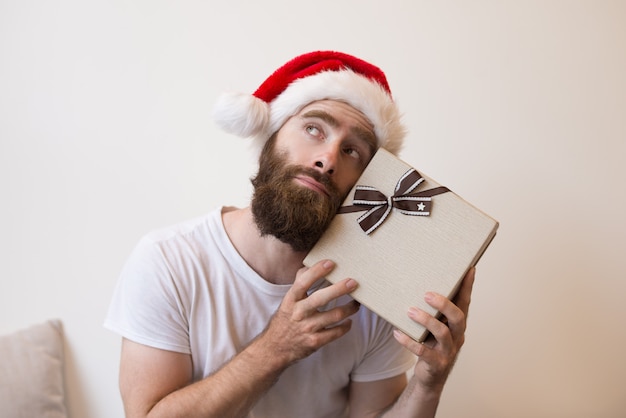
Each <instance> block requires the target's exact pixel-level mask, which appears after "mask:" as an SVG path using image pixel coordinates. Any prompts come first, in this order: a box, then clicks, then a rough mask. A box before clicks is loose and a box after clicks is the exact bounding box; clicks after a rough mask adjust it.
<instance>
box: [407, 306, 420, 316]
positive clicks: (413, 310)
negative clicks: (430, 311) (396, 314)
mask: <svg viewBox="0 0 626 418" xmlns="http://www.w3.org/2000/svg"><path fill="white" fill-rule="evenodd" d="M417 315H419V311H418V310H417V308H413V307H411V308H409V316H410V317H411V318H416V317H417Z"/></svg>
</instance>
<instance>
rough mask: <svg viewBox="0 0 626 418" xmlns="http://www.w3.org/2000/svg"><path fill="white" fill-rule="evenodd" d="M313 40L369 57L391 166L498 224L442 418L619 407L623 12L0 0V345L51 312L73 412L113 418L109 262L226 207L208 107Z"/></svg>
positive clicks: (236, 186) (581, 6)
mask: <svg viewBox="0 0 626 418" xmlns="http://www.w3.org/2000/svg"><path fill="white" fill-rule="evenodd" d="M383 3H384V4H385V5H386V6H385V7H383V6H382V4H383ZM313 5H314V6H313ZM390 6H393V7H390ZM312 49H339V50H344V51H346V52H350V53H354V54H356V55H359V56H362V57H363V58H366V59H368V60H371V61H373V62H375V63H377V64H379V65H380V66H381V67H383V69H385V70H386V72H387V75H388V78H389V82H390V83H391V85H392V89H393V90H394V92H395V96H396V99H397V101H398V102H399V103H400V106H401V107H402V109H403V110H404V112H405V115H406V122H407V124H408V125H409V126H410V128H411V135H410V144H408V145H407V147H406V150H405V152H404V153H403V154H402V157H403V158H404V159H405V160H406V161H408V162H410V163H411V164H413V165H415V166H416V167H418V168H419V169H421V170H423V172H424V173H427V174H428V175H430V176H431V177H433V178H436V179H437V180H438V181H440V182H442V183H443V184H446V185H447V186H449V187H450V188H452V189H453V190H454V191H456V192H457V193H459V194H460V195H462V196H463V197H465V198H466V199H468V200H470V201H471V202H473V203H475V204H476V205H478V206H479V207H481V208H482V209H483V210H485V211H486V212H488V213H489V214H491V215H492V216H494V217H495V218H497V219H498V220H499V221H500V222H501V228H500V231H499V234H498V236H497V238H496V239H495V241H494V242H493V245H492V247H491V248H490V249H489V251H488V252H487V254H486V255H485V256H484V258H483V259H482V260H481V263H480V264H479V269H478V282H477V283H476V287H475V293H474V299H473V305H472V311H471V317H470V318H471V322H470V328H469V331H468V335H467V337H468V338H467V344H466V346H465V348H464V350H463V353H462V356H461V358H460V360H459V362H458V363H457V366H456V368H455V370H454V373H453V375H452V377H451V378H450V382H449V385H448V387H447V390H446V392H445V396H444V399H443V401H442V405H441V408H440V415H439V416H440V417H477V418H490V417H494V418H501V417H507V418H509V417H512V418H517V417H519V418H527V417H546V418H548V417H549V418H554V417H563V418H566V417H567V418H587V417H590V416H594V417H600V418H608V417H618V416H623V411H624V409H626V401H624V396H623V395H624V383H623V376H624V375H625V374H626V362H625V361H624V359H623V351H624V347H625V346H626V327H624V325H623V323H622V322H623V321H624V319H625V318H626V304H624V303H623V299H624V295H625V294H626V280H625V279H626V267H624V256H625V251H624V247H625V241H626V222H625V221H624V218H623V216H622V215H623V212H624V207H626V187H625V186H624V181H626V170H625V169H624V157H625V156H626V78H625V76H624V74H626V3H625V2H623V1H608V0H601V1H600V0H587V1H581V0H572V1H565V0H563V1H553V0H547V1H538V0H534V1H485V0H480V1H388V2H370V1H357V0H347V1H330V0H322V1H318V2H315V3H311V2H305V3H303V5H302V6H298V5H297V4H295V3H294V2H288V1H278V0H269V1H265V2H254V1H248V2H244V1H230V2H199V1H196V2H168V1H107V2H104V1H95V2H84V1H78V0H74V1H72V0H59V1H55V2H49V1H43V0H42V1H2V2H0V62H1V64H0V141H1V142H0V199H1V201H2V204H1V205H0V231H1V233H0V260H1V264H0V265H1V266H2V274H3V278H2V279H1V281H0V332H8V331H11V330H14V329H17V328H20V327H23V326H26V325H29V324H32V323H36V322H40V321H42V320H44V319H46V318H49V317H58V318H61V319H62V320H63V321H64V323H65V328H66V332H67V346H68V347H67V348H68V357H69V365H68V368H67V375H68V381H69V386H70V408H71V411H72V412H73V416H74V417H84V418H110V417H115V416H122V409H121V403H120V400H119V397H118V390H117V382H116V380H117V362H118V357H119V339H118V338H117V337H116V336H115V335H112V334H111V333H109V332H107V331H105V330H104V329H103V328H102V327H101V323H102V319H103V317H104V313H105V310H106V307H107V305H108V302H109V298H110V295H111V292H112V288H113V285H114V283H115V280H116V277H117V274H118V272H119V270H120V268H121V265H122V263H123V262H124V259H125V258H126V256H127V255H128V253H129V251H130V249H131V248H132V246H133V245H134V243H135V242H136V241H137V239H138V238H139V237H140V236H141V235H142V234H144V233H145V232H147V231H148V230H150V229H153V228H156V227H160V226H164V225H168V224H170V223H173V222H177V221H179V220H183V219H186V218H189V217H193V216H196V215H199V214H202V213H204V212H206V211H208V210H210V209H211V208H213V207H215V206H217V205H219V204H223V203H228V204H236V205H243V204H245V202H246V200H247V197H248V194H249V185H248V181H247V178H248V177H249V175H250V174H251V172H252V170H253V165H252V164H251V160H250V158H249V154H248V153H247V148H246V144H245V142H244V141H243V140H240V139H237V138H234V137H229V136H227V135H225V134H223V133H221V132H220V131H219V130H218V129H217V128H216V127H215V126H214V125H213V123H212V122H211V120H210V117H209V115H210V111H211V106H212V104H213V102H214V100H215V98H216V97H217V95H218V94H219V93H220V92H221V91H223V90H226V89H239V90H242V91H251V90H253V89H254V88H255V87H256V86H257V85H258V84H259V83H260V82H261V81H262V80H263V79H264V78H265V76H267V75H269V73H270V72H271V71H272V70H273V69H275V68H276V67H277V66H278V65H279V64H281V63H283V62H284V61H285V60H286V59H288V58H291V57H292V56H294V55H296V54H298V53H301V52H305V51H308V50H312Z"/></svg>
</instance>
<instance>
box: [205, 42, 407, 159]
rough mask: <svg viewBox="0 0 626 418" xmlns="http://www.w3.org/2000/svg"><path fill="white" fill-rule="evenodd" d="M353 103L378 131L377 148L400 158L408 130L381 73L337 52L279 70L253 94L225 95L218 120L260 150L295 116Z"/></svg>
mask: <svg viewBox="0 0 626 418" xmlns="http://www.w3.org/2000/svg"><path fill="white" fill-rule="evenodd" d="M325 99H331V100H338V101H342V102H345V103H348V104H349V105H351V106H352V107H354V108H355V109H357V110H359V111H360V112H361V113H363V114H364V115H365V117H367V119H368V120H369V121H370V122H371V123H372V124H373V126H374V133H375V134H376V138H377V140H378V145H379V146H380V147H383V148H385V149H386V150H387V151H389V152H391V153H393V154H398V152H399V151H400V149H401V148H402V142H403V139H404V136H405V132H406V131H405V128H404V126H403V125H402V123H401V121H400V119H401V115H400V112H399V110H398V107H397V106H396V104H395V103H394V101H393V99H392V96H391V90H390V88H389V84H388V83H387V79H386V77H385V74H384V73H383V72H382V70H381V69H380V68H378V67H376V66H374V65H372V64H370V63H368V62H365V61H363V60H361V59H359V58H356V57H353V56H351V55H348V54H344V53H341V52H335V51H315V52H310V53H307V54H304V55H300V56H298V57H296V58H294V59H292V60H291V61H289V62H287V63H286V64H285V65H283V66H282V67H280V68H279V69H278V70H276V71H275V72H274V73H273V74H272V75H271V76H270V77H269V78H268V79H267V80H265V81H264V82H263V84H261V86H260V87H259V88H258V89H257V90H256V91H255V92H254V94H252V95H250V94H246V93H235V92H233V93H225V94H223V95H222V96H221V97H220V98H219V99H218V101H217V103H216V105H215V109H214V113H213V116H214V118H215V121H216V123H217V124H218V125H219V126H220V127H221V128H222V129H224V130H225V131H226V132H229V133H232V134H235V135H239V136H241V137H253V138H254V139H255V141H256V142H257V144H258V145H259V147H262V145H263V144H264V143H265V142H266V141H267V140H268V139H269V137H270V136H271V135H272V134H274V133H275V132H277V131H278V130H279V129H280V128H281V126H282V125H283V124H284V123H285V122H286V121H287V119H289V118H290V117H291V116H293V115H295V114H296V113H298V112H299V111H300V109H302V108H303V107H305V106H306V105H308V104H310V103H312V102H315V101H318V100H325Z"/></svg>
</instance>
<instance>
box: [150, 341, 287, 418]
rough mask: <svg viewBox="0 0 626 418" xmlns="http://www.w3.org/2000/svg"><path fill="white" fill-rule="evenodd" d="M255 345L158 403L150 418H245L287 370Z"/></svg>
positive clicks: (283, 363) (258, 343)
mask: <svg viewBox="0 0 626 418" xmlns="http://www.w3.org/2000/svg"><path fill="white" fill-rule="evenodd" d="M268 354H269V353H268V351H267V350H265V349H264V348H263V345H262V343H260V342H259V341H255V342H253V343H252V344H251V345H250V346H249V347H247V348H246V349H245V350H244V351H242V352H241V353H239V354H238V355H237V356H235V357H234V358H233V359H232V360H231V361H229V362H228V363H227V364H226V365H224V366H223V367H222V368H221V369H220V370H218V371H217V372H215V373H214V374H212V375H211V376H208V377H207V378H205V379H203V380H201V381H198V382H196V383H193V384H191V385H189V386H187V387H185V388H182V389H180V390H177V391H175V392H173V393H171V394H169V395H168V396H166V397H164V398H163V399H162V400H161V401H159V402H158V403H157V404H156V405H155V406H154V407H153V408H152V410H151V411H150V413H149V414H148V417H151V418H159V417H205V418H206V417H220V418H223V417H233V418H234V417H244V416H246V415H247V413H248V412H249V411H250V409H251V408H252V407H253V406H254V405H255V404H256V403H257V402H258V400H259V399H260V398H261V397H262V396H263V394H264V393H265V392H267V390H268V389H269V388H270V387H271V386H272V385H273V384H274V383H275V382H276V380H277V379H278V377H279V376H280V374H281V373H282V371H283V370H284V369H285V368H286V367H287V364H286V363H285V362H281V361H280V360H277V359H272V358H271V356H269V355H268Z"/></svg>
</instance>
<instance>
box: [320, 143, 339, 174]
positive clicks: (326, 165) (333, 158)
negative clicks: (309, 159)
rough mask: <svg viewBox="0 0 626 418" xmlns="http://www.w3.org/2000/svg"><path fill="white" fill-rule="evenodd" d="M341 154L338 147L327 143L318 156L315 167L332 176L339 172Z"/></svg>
mask: <svg viewBox="0 0 626 418" xmlns="http://www.w3.org/2000/svg"><path fill="white" fill-rule="evenodd" d="M339 152H340V150H339V147H338V146H337V145H334V144H330V143H327V144H325V146H324V148H323V149H322V150H321V151H320V153H319V154H317V156H316V158H315V159H314V160H315V162H314V164H313V165H314V166H315V168H316V169H317V170H319V171H321V172H322V173H325V174H328V175H332V174H333V173H334V172H335V171H336V170H337V161H338V159H339Z"/></svg>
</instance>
